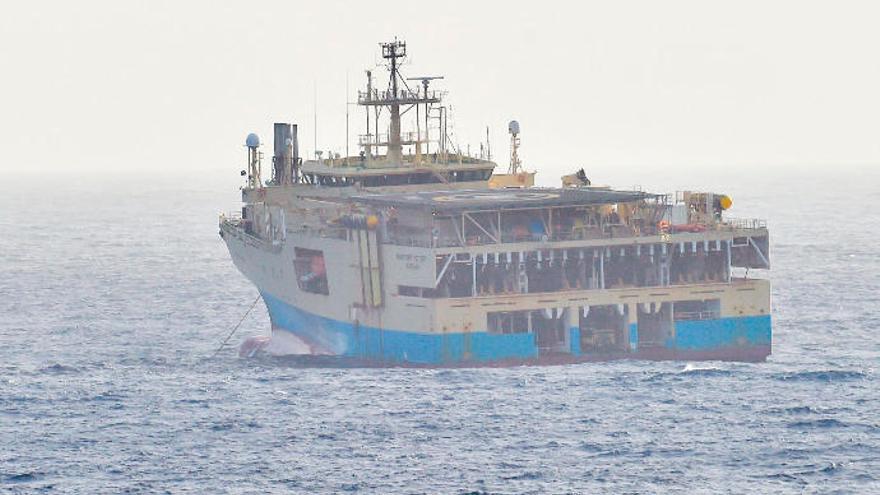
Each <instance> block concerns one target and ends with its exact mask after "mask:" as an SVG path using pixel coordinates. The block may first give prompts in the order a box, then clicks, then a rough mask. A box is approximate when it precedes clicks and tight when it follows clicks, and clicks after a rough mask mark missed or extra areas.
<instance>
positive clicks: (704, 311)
mask: <svg viewBox="0 0 880 495" xmlns="http://www.w3.org/2000/svg"><path fill="white" fill-rule="evenodd" d="M672 308H673V309H672V318H673V319H674V320H714V319H717V318H719V317H720V316H721V300H719V299H709V300H706V301H675V303H673V305H672Z"/></svg>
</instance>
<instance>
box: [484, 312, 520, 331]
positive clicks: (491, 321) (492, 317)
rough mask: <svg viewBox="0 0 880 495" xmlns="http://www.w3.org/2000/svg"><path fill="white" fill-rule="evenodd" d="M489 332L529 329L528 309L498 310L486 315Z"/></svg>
mask: <svg viewBox="0 0 880 495" xmlns="http://www.w3.org/2000/svg"><path fill="white" fill-rule="evenodd" d="M486 327H487V328H488V330H489V333H501V334H510V333H526V332H528V331H529V317H528V311H499V312H493V313H488V314H487V315H486Z"/></svg>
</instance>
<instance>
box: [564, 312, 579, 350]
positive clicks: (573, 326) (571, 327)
mask: <svg viewBox="0 0 880 495" xmlns="http://www.w3.org/2000/svg"><path fill="white" fill-rule="evenodd" d="M565 332H566V340H567V342H566V344H567V346H566V349H568V352H570V353H571V355H572V356H580V355H581V328H580V308H578V307H577V306H570V307H568V308H565Z"/></svg>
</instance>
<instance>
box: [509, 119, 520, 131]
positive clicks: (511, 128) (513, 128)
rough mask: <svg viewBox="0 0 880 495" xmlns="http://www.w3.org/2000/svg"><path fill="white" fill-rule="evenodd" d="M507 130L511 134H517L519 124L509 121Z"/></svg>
mask: <svg viewBox="0 0 880 495" xmlns="http://www.w3.org/2000/svg"><path fill="white" fill-rule="evenodd" d="M507 130H508V131H510V133H511V134H519V122H517V121H515V120H511V121H510V123H509V124H507Z"/></svg>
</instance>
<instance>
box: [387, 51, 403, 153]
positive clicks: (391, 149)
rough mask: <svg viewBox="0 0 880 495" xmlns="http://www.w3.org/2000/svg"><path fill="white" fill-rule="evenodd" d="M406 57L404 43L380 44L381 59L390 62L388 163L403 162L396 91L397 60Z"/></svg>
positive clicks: (398, 104)
mask: <svg viewBox="0 0 880 495" xmlns="http://www.w3.org/2000/svg"><path fill="white" fill-rule="evenodd" d="M404 57H406V43H404V42H402V41H397V40H394V41H392V42H391V43H382V58H384V59H386V60H391V95H390V96H391V98H390V107H391V128H390V130H389V131H388V161H389V162H391V163H401V162H403V146H401V144H400V99H399V96H400V95H399V93H398V90H397V59H398V58H404Z"/></svg>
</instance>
